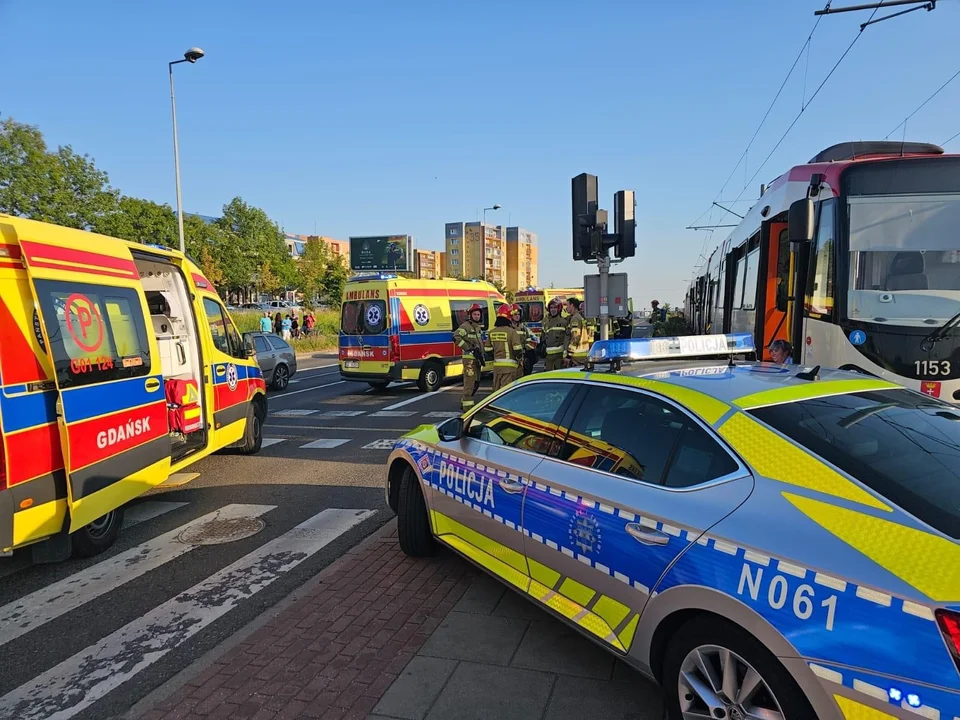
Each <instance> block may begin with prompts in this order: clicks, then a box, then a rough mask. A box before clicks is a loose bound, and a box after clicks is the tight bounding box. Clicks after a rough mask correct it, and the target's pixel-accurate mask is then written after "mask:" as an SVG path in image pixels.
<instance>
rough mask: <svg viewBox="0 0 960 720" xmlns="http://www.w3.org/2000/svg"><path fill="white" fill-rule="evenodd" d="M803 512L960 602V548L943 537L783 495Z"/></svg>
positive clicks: (933, 594)
mask: <svg viewBox="0 0 960 720" xmlns="http://www.w3.org/2000/svg"><path fill="white" fill-rule="evenodd" d="M783 496H784V497H785V498H786V499H787V500H789V501H790V502H791V503H792V504H793V505H794V506H795V507H796V508H797V509H798V510H800V512H802V513H803V514H804V515H806V516H807V517H809V518H810V519H811V520H813V521H814V522H815V523H817V524H818V525H820V526H821V527H822V528H825V529H826V530H828V531H829V532H831V533H833V534H834V535H836V536H837V537H838V538H840V539H841V540H843V542H845V543H847V545H849V546H850V547H852V548H855V549H856V550H858V551H860V552H861V553H863V554H864V555H866V556H867V557H868V558H870V559H871V560H873V561H874V562H875V563H877V564H878V565H880V566H881V567H882V568H884V569H885V570H887V571H888V572H890V573H892V574H894V575H896V576H897V577H898V578H900V579H901V580H903V581H904V582H905V583H909V584H910V585H912V586H913V587H915V588H916V589H917V590H919V591H920V592H922V593H923V594H924V595H926V596H927V597H929V598H930V599H932V600H935V601H936V602H954V601H958V600H960V546H958V545H957V544H956V543H954V542H953V541H951V540H947V539H946V538H942V537H940V536H939V535H934V534H932V533H928V532H924V531H923V530H917V529H916V528H911V527H907V526H905V525H900V524H899V523H895V522H891V521H890V520H884V519H883V518H877V517H873V516H872V515H867V514H865V513H860V512H856V511H854V510H847V509H846V508H842V507H837V506H836V505H831V504H829V503H824V502H820V501H818V500H812V499H811V498H806V497H802V496H800V495H793V494H792V493H783Z"/></svg>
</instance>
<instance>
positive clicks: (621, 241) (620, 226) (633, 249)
mask: <svg viewBox="0 0 960 720" xmlns="http://www.w3.org/2000/svg"><path fill="white" fill-rule="evenodd" d="M636 218H637V200H636V196H635V195H634V193H633V190H620V191H618V192H616V193H614V196H613V233H614V235H616V236H617V244H616V245H614V246H613V253H614V256H615V257H618V258H628V257H633V256H634V255H636V254H637V219H636Z"/></svg>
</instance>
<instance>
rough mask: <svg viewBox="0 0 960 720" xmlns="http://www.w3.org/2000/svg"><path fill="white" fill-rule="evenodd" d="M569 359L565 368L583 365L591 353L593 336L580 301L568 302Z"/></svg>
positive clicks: (565, 361)
mask: <svg viewBox="0 0 960 720" xmlns="http://www.w3.org/2000/svg"><path fill="white" fill-rule="evenodd" d="M567 312H568V313H569V315H570V317H568V318H567V357H566V360H564V363H563V364H564V366H565V367H570V366H571V365H583V364H584V363H585V362H586V360H587V355H588V354H589V353H590V345H591V344H592V342H593V336H592V334H591V332H590V327H589V326H588V325H587V321H586V320H584V318H583V315H581V314H580V299H579V298H570V299H569V300H567Z"/></svg>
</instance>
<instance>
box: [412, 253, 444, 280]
mask: <svg viewBox="0 0 960 720" xmlns="http://www.w3.org/2000/svg"><path fill="white" fill-rule="evenodd" d="M416 255H417V257H416V261H417V266H416V271H417V277H418V278H421V279H425V280H438V279H440V278H442V277H443V258H442V256H443V253H442V252H440V251H439V250H417V251H416Z"/></svg>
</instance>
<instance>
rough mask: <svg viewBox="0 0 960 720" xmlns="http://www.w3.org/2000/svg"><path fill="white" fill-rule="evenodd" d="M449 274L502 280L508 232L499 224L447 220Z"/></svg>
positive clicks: (447, 271)
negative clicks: (451, 221) (448, 221)
mask: <svg viewBox="0 0 960 720" xmlns="http://www.w3.org/2000/svg"><path fill="white" fill-rule="evenodd" d="M444 238H445V246H446V250H445V255H446V265H445V272H446V275H447V276H448V277H461V278H476V277H482V278H484V279H485V280H488V281H490V282H493V283H503V282H505V280H506V275H507V233H506V229H505V228H504V227H503V226H501V225H486V224H484V223H482V222H469V223H447V224H446V225H445V227H444Z"/></svg>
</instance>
